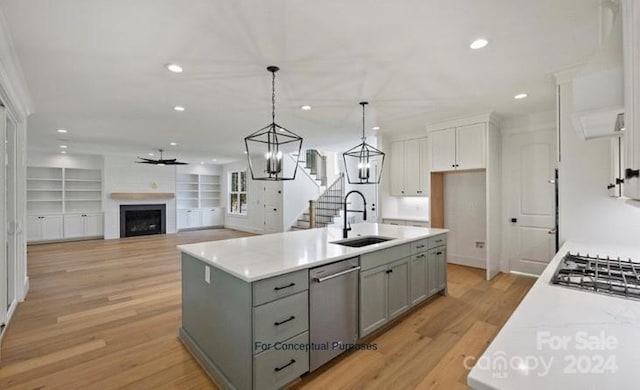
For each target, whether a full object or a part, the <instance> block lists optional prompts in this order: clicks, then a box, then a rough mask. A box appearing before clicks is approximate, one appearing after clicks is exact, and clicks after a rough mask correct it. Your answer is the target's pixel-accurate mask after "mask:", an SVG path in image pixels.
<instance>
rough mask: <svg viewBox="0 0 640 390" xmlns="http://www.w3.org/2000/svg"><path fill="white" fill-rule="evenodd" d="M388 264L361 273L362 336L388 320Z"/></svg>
mask: <svg viewBox="0 0 640 390" xmlns="http://www.w3.org/2000/svg"><path fill="white" fill-rule="evenodd" d="M388 319H389V317H388V310H387V266H386V265H383V266H380V267H376V268H373V269H370V270H368V271H364V272H362V273H360V337H362V336H364V335H366V334H369V333H371V332H372V331H374V330H375V329H377V328H379V327H381V326H382V325H384V324H386V323H387V321H388Z"/></svg>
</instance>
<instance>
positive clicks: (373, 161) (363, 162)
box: [342, 102, 384, 184]
mask: <svg viewBox="0 0 640 390" xmlns="http://www.w3.org/2000/svg"><path fill="white" fill-rule="evenodd" d="M367 104H369V103H367V102H360V105H361V106H362V138H361V139H362V142H361V143H360V144H358V145H356V146H354V147H353V148H351V149H349V150H347V151H346V152H344V153H343V154H342V158H343V160H344V167H345V171H346V172H347V180H348V181H349V184H379V183H380V178H381V176H382V168H383V166H384V153H383V152H381V151H380V150H379V149H378V148H376V147H373V146H371V145H369V144H368V143H367V137H366V136H365V134H364V129H365V108H366V106H367Z"/></svg>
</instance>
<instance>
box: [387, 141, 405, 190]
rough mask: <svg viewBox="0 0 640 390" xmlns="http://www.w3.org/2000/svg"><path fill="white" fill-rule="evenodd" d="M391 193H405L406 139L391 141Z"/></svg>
mask: <svg viewBox="0 0 640 390" xmlns="http://www.w3.org/2000/svg"><path fill="white" fill-rule="evenodd" d="M390 160H391V161H390V165H391V169H390V173H391V195H395V196H401V195H405V188H404V161H405V159H404V141H396V142H392V143H391V156H390Z"/></svg>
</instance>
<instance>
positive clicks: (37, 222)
mask: <svg viewBox="0 0 640 390" xmlns="http://www.w3.org/2000/svg"><path fill="white" fill-rule="evenodd" d="M38 240H42V221H41V219H40V218H39V217H38V216H31V215H30V216H28V217H27V241H38Z"/></svg>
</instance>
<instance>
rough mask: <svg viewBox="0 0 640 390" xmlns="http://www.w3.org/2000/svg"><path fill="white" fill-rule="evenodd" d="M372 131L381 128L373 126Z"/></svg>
mask: <svg viewBox="0 0 640 390" xmlns="http://www.w3.org/2000/svg"><path fill="white" fill-rule="evenodd" d="M371 130H380V126H373V127H372V128H371Z"/></svg>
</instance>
